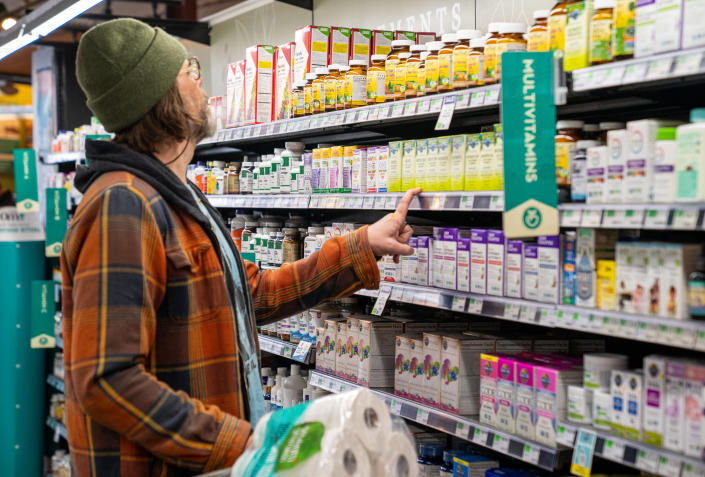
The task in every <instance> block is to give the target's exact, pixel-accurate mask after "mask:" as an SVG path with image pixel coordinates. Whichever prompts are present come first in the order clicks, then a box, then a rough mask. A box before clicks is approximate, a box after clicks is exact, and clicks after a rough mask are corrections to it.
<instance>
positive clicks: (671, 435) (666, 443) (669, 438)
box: [663, 359, 687, 452]
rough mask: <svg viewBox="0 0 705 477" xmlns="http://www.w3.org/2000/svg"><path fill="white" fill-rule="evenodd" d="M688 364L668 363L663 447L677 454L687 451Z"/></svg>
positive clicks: (673, 360)
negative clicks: (686, 393)
mask: <svg viewBox="0 0 705 477" xmlns="http://www.w3.org/2000/svg"><path fill="white" fill-rule="evenodd" d="M686 364H687V363H686V362H685V361H682V360H676V359H669V360H668V361H667V362H666V406H665V409H666V421H665V423H664V424H665V425H664V438H663V447H665V448H666V449H670V450H672V451H675V452H683V451H684V450H685V406H686V402H685V389H686V385H685V370H686Z"/></svg>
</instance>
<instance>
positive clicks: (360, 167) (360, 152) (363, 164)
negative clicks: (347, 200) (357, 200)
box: [352, 149, 367, 194]
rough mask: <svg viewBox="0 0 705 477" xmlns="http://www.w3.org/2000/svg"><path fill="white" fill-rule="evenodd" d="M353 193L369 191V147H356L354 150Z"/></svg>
mask: <svg viewBox="0 0 705 477" xmlns="http://www.w3.org/2000/svg"><path fill="white" fill-rule="evenodd" d="M352 193H353V194H365V193H367V149H355V150H354V151H353V160H352Z"/></svg>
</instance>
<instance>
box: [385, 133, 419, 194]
mask: <svg viewBox="0 0 705 477" xmlns="http://www.w3.org/2000/svg"><path fill="white" fill-rule="evenodd" d="M391 146H392V143H390V144H389V147H390V153H389V154H390V161H391ZM401 150H402V174H401V191H407V190H409V189H413V188H414V187H416V140H415V139H411V140H409V141H403V142H402V147H401ZM390 192H391V191H390Z"/></svg>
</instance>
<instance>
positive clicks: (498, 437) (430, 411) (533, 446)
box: [310, 371, 570, 470]
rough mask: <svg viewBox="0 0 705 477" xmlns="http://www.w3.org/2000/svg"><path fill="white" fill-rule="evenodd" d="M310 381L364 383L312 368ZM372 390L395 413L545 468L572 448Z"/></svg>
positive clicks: (346, 386) (335, 388)
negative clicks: (500, 429) (547, 443)
mask: <svg viewBox="0 0 705 477" xmlns="http://www.w3.org/2000/svg"><path fill="white" fill-rule="evenodd" d="M310 382H311V384H313V385H314V386H318V387H319V388H322V389H325V390H326V391H329V392H333V393H340V392H344V391H349V390H351V389H357V388H359V387H361V386H360V385H358V384H356V383H352V382H350V381H346V380H344V379H341V378H338V377H336V376H331V375H329V374H326V373H322V372H320V371H311V380H310ZM371 391H372V392H373V393H375V394H376V395H377V396H379V397H380V398H381V399H383V400H384V402H385V404H386V405H387V407H388V408H389V411H390V412H391V413H392V414H394V415H396V416H400V417H403V418H405V419H407V420H410V421H413V422H416V423H418V424H422V425H424V426H428V427H431V428H433V429H436V430H438V431H441V432H445V433H446V434H450V435H454V436H456V437H459V438H461V439H465V440H467V441H470V442H473V443H475V444H477V445H480V446H482V447H487V448H489V449H492V450H494V451H496V452H499V453H501V454H505V455H508V456H511V457H514V458H515V459H519V460H522V461H524V462H528V463H529V464H532V465H535V466H538V467H541V468H542V469H546V470H554V469H557V468H559V467H560V466H562V465H563V464H564V462H566V461H567V458H568V454H569V452H570V451H569V449H567V448H564V447H562V446H561V447H558V448H555V449H554V448H551V447H548V446H545V445H542V444H538V443H536V442H534V441H530V440H527V439H524V438H522V437H518V436H515V435H512V434H508V433H506V432H502V431H499V430H496V429H494V428H493V427H490V426H488V425H486V424H481V423H480V422H479V421H478V420H477V418H476V417H472V416H460V415H457V414H452V413H449V412H445V411H441V410H440V409H436V408H434V407H430V406H426V405H424V404H421V403H418V402H415V401H411V400H409V399H405V398H401V397H399V396H395V395H394V394H392V393H390V392H387V391H383V390H379V389H371Z"/></svg>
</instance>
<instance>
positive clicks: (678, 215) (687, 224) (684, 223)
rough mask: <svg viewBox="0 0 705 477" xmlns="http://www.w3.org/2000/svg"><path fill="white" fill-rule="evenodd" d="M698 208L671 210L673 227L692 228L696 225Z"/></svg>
mask: <svg viewBox="0 0 705 477" xmlns="http://www.w3.org/2000/svg"><path fill="white" fill-rule="evenodd" d="M699 212H700V211H699V210H698V209H681V210H676V211H674V212H673V224H672V225H671V227H673V228H674V229H686V230H693V229H694V228H695V227H696V226H697V225H698V215H699Z"/></svg>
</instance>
